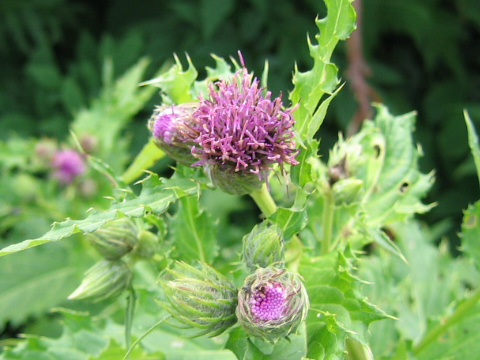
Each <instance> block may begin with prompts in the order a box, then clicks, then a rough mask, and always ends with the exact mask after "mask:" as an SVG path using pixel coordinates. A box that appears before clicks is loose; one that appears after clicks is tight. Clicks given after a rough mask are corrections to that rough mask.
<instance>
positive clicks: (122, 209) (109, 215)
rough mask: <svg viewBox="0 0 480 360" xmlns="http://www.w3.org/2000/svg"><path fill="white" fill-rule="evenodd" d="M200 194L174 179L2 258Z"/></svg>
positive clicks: (58, 225)
mask: <svg viewBox="0 0 480 360" xmlns="http://www.w3.org/2000/svg"><path fill="white" fill-rule="evenodd" d="M197 191H198V186H197V184H196V183H194V182H192V181H189V180H186V179H176V180H175V179H171V180H168V181H166V182H165V184H164V185H161V186H157V187H155V188H148V187H145V188H144V189H143V191H142V193H141V194H140V195H139V196H138V197H136V198H134V199H130V200H126V201H123V202H120V203H115V204H112V206H111V207H110V209H108V210H105V211H103V212H93V213H92V214H90V215H89V216H88V217H87V218H85V219H83V220H70V219H67V220H65V221H63V222H61V223H55V224H54V225H53V226H52V228H51V230H50V231H49V232H47V233H46V234H44V235H43V236H40V237H39V238H36V239H30V240H25V241H22V242H21V243H18V244H13V245H10V246H7V247H6V248H3V249H1V250H0V257H1V256H4V255H8V254H13V253H16V252H18V251H22V250H26V249H29V248H31V247H34V246H38V245H42V244H45V243H48V242H52V241H58V240H61V239H64V238H66V237H69V236H71V235H73V234H75V233H78V232H80V231H81V232H84V233H90V232H93V231H95V230H97V229H98V228H100V227H101V226H102V225H103V224H105V223H106V222H107V221H109V220H112V219H115V218H116V217H117V215H118V214H119V213H121V214H123V215H125V216H130V217H140V216H143V215H144V214H145V208H148V211H149V212H152V213H153V214H156V215H159V214H161V213H163V212H165V211H166V210H167V209H168V206H169V205H170V204H171V203H172V202H174V201H175V200H176V199H177V198H178V197H179V196H183V195H190V194H195V193H196V192H197Z"/></svg>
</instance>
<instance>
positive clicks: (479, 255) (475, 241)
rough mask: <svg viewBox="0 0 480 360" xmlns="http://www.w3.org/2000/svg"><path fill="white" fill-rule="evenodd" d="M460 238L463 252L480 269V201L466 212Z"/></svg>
mask: <svg viewBox="0 0 480 360" xmlns="http://www.w3.org/2000/svg"><path fill="white" fill-rule="evenodd" d="M460 238H461V239H462V251H463V252H464V253H465V254H466V255H468V256H469V257H471V258H472V259H473V261H474V262H475V265H476V266H477V268H478V269H480V201H477V202H476V203H475V204H473V205H470V206H469V207H468V209H467V210H465V211H464V213H463V220H462V232H461V234H460Z"/></svg>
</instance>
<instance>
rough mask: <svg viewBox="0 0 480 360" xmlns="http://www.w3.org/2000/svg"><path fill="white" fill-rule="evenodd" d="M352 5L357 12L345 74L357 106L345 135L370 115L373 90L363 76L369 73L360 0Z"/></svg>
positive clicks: (348, 47)
mask: <svg viewBox="0 0 480 360" xmlns="http://www.w3.org/2000/svg"><path fill="white" fill-rule="evenodd" d="M353 7H354V8H355V11H356V12H357V29H356V30H355V31H354V32H353V33H352V34H351V36H350V38H349V39H348V40H347V57H348V62H349V66H348V69H347V71H346V73H345V76H346V78H347V79H348V81H349V83H350V88H351V89H352V92H353V94H354V97H355V100H356V102H357V105H358V108H357V110H356V112H355V114H354V116H353V118H352V120H351V122H350V124H349V126H348V129H347V136H350V135H353V134H355V133H356V132H357V131H358V129H359V127H360V125H361V124H362V122H363V120H364V119H368V118H370V117H371V116H372V108H371V105H370V103H371V97H372V94H373V90H372V89H371V88H370V86H369V85H368V84H367V81H366V80H365V77H366V76H368V75H370V68H369V67H368V65H367V64H366V62H365V59H364V58H363V52H362V31H361V29H362V1H361V0H354V1H353Z"/></svg>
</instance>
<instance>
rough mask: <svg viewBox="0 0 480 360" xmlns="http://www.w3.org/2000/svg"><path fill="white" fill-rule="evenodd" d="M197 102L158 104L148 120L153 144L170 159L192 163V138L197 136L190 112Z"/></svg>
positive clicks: (193, 159)
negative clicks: (170, 104)
mask: <svg viewBox="0 0 480 360" xmlns="http://www.w3.org/2000/svg"><path fill="white" fill-rule="evenodd" d="M196 107H197V104H193V103H185V104H180V105H175V106H173V105H172V106H159V107H158V108H157V109H155V111H154V113H153V115H152V117H151V118H150V120H149V122H148V128H149V130H150V132H151V133H152V135H153V138H154V140H155V144H156V145H157V146H158V147H159V148H160V149H162V150H163V151H164V152H165V153H166V154H167V155H168V156H170V157H171V158H172V159H174V160H176V161H178V162H179V163H182V164H184V165H191V164H193V163H194V162H195V161H196V159H195V158H194V157H193V156H192V154H191V147H192V146H193V139H194V138H196V137H197V136H198V134H197V133H196V131H195V130H193V128H194V126H193V121H194V120H193V118H192V113H193V112H194V111H195V109H196Z"/></svg>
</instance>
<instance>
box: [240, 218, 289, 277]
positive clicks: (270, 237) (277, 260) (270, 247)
mask: <svg viewBox="0 0 480 360" xmlns="http://www.w3.org/2000/svg"><path fill="white" fill-rule="evenodd" d="M284 255H285V242H284V240H283V237H282V231H281V229H280V228H279V227H278V225H275V224H272V225H270V226H269V225H268V224H267V223H266V222H263V223H261V224H260V225H256V226H255V227H254V228H253V230H252V231H251V232H250V233H249V234H247V235H245V236H244V237H243V252H242V259H243V261H244V263H245V264H246V265H247V267H248V268H249V269H250V270H252V271H254V270H256V269H257V268H259V267H260V268H266V267H268V266H270V265H273V266H276V267H282V266H283V264H284V261H285V260H284Z"/></svg>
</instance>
